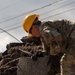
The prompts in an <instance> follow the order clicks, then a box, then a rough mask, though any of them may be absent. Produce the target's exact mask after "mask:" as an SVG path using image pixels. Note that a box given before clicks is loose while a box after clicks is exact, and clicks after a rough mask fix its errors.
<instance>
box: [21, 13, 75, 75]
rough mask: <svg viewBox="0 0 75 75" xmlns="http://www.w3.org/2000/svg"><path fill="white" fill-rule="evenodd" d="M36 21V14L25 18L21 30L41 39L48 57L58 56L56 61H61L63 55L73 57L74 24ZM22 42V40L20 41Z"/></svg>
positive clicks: (37, 16)
mask: <svg viewBox="0 0 75 75" xmlns="http://www.w3.org/2000/svg"><path fill="white" fill-rule="evenodd" d="M38 19H39V15H37V14H30V15H28V16H26V17H25V19H24V21H23V28H24V30H25V31H26V32H28V35H29V36H30V34H31V36H35V37H40V38H42V41H41V42H43V44H44V49H45V50H46V52H47V54H49V55H52V56H55V55H58V56H59V58H58V59H61V56H62V55H63V54H64V53H65V54H68V53H70V54H72V56H73V53H74V50H75V34H74V32H75V24H74V23H72V22H71V21H67V20H57V21H45V22H41V21H39V20H38ZM22 41H24V40H23V39H22ZM72 52H73V53H72ZM55 57H56V56H55ZM50 60H51V59H50ZM53 61H55V60H53ZM50 62H51V61H50ZM59 62H60V61H59ZM54 64H56V62H55V63H54ZM54 64H53V65H52V66H54V68H55V66H56V65H54ZM70 65H71V64H70ZM56 69H57V68H56ZM53 70H54V69H53ZM66 72H67V71H66ZM50 74H51V73H50ZM67 75H68V74H67Z"/></svg>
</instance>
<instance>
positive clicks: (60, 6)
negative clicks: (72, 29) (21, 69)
mask: <svg viewBox="0 0 75 75" xmlns="http://www.w3.org/2000/svg"><path fill="white" fill-rule="evenodd" d="M28 14H39V15H40V20H41V21H48V20H62V19H67V20H70V21H73V22H75V0H0V52H4V51H5V50H6V45H7V44H9V43H14V42H15V43H16V42H18V43H19V41H20V39H21V38H22V37H24V36H27V33H26V32H25V31H24V30H23V27H22V22H23V19H24V18H25V16H26V15H28ZM11 35H12V36H11ZM13 37H15V38H16V39H18V40H19V41H17V40H16V39H15V38H13ZM20 42H21V41H20Z"/></svg>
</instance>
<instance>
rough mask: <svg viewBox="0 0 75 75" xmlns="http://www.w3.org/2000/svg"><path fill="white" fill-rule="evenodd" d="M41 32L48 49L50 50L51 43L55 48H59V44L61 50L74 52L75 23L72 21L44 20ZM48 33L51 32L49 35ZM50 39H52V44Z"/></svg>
mask: <svg viewBox="0 0 75 75" xmlns="http://www.w3.org/2000/svg"><path fill="white" fill-rule="evenodd" d="M40 33H41V35H42V39H43V43H44V46H45V49H46V50H49V48H50V47H49V45H52V47H54V50H57V49H58V48H57V47H58V46H59V47H60V48H59V49H60V51H61V52H73V53H74V51H75V24H74V23H72V22H71V21H67V20H57V21H46V22H43V23H42V24H41V26H40ZM48 33H50V35H49V36H48V35H47V34H48ZM50 41H52V42H51V44H50ZM48 44H49V45H48ZM50 49H51V48H50Z"/></svg>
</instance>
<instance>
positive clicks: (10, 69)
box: [0, 43, 43, 75]
mask: <svg viewBox="0 0 75 75" xmlns="http://www.w3.org/2000/svg"><path fill="white" fill-rule="evenodd" d="M6 48H7V50H6V51H5V52H4V53H2V56H1V58H0V75H17V64H18V62H19V58H20V57H31V56H32V59H33V60H34V61H35V60H37V58H36V57H34V55H35V54H36V53H37V56H39V57H40V56H43V54H42V52H41V51H40V50H42V48H41V46H35V45H34V46H33V44H29V43H28V44H25V43H10V44H8V45H7V46H6ZM36 49H37V50H36ZM35 50H36V51H35ZM38 50H39V52H38ZM32 54H33V55H32Z"/></svg>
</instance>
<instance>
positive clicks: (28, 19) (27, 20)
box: [22, 14, 39, 33]
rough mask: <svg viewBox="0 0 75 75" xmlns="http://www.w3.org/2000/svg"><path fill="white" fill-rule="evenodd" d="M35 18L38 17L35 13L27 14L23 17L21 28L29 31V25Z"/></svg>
mask: <svg viewBox="0 0 75 75" xmlns="http://www.w3.org/2000/svg"><path fill="white" fill-rule="evenodd" d="M36 18H39V15H37V14H30V15H27V16H26V17H25V18H24V20H23V23H22V25H23V28H24V30H25V31H26V32H28V33H29V30H30V28H31V26H32V24H33V22H34V20H35V19H36Z"/></svg>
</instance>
